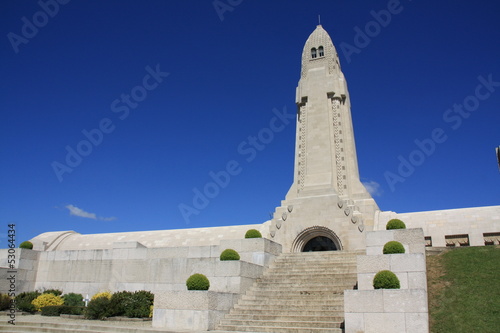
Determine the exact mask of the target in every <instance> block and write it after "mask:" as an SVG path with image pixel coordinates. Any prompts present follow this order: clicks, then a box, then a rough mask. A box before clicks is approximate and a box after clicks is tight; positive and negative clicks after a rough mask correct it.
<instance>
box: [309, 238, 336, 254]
mask: <svg viewBox="0 0 500 333" xmlns="http://www.w3.org/2000/svg"><path fill="white" fill-rule="evenodd" d="M336 250H337V246H336V245H335V243H334V242H333V241H332V240H331V239H330V238H328V237H325V236H317V237H314V238H313V239H311V240H310V241H308V242H307V243H306V245H305V246H304V249H303V250H302V252H314V251H336Z"/></svg>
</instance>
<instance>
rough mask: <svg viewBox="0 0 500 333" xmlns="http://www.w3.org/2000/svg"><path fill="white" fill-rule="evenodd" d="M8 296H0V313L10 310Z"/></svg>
mask: <svg viewBox="0 0 500 333" xmlns="http://www.w3.org/2000/svg"><path fill="white" fill-rule="evenodd" d="M10 300H11V298H10V296H9V295H7V294H0V311H3V310H7V309H9V308H10Z"/></svg>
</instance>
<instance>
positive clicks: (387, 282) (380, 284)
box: [373, 270, 400, 289]
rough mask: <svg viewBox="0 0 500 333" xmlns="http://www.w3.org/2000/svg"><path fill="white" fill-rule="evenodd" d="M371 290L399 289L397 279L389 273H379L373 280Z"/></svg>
mask: <svg viewBox="0 0 500 333" xmlns="http://www.w3.org/2000/svg"><path fill="white" fill-rule="evenodd" d="M373 288H375V289H399V288H400V285H399V279H398V277H397V276H396V274H394V273H393V272H391V271H387V270H385V271H380V272H378V273H377V274H376V275H375V277H374V278H373Z"/></svg>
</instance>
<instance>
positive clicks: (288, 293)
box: [246, 289, 345, 298]
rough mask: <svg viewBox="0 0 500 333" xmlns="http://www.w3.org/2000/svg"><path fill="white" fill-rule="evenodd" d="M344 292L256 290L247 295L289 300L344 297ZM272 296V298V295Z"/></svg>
mask: <svg viewBox="0 0 500 333" xmlns="http://www.w3.org/2000/svg"><path fill="white" fill-rule="evenodd" d="M344 290H345V289H342V290H338V291H330V290H311V291H309V290H272V291H269V290H262V289H255V290H249V291H247V293H246V295H248V296H266V297H267V298H271V297H280V298H281V297H283V298H288V297H290V296H315V297H323V296H330V297H331V296H338V295H340V296H342V295H344ZM270 294H272V296H271V295H270Z"/></svg>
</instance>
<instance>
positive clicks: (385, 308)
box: [344, 289, 429, 333]
mask: <svg viewBox="0 0 500 333" xmlns="http://www.w3.org/2000/svg"><path fill="white" fill-rule="evenodd" d="M344 311H345V332H346V333H359V332H363V333H380V332H384V333H402V332H406V333H423V332H429V315H428V307H427V291H426V290H423V289H414V290H410V289H406V290H397V289H378V290H363V291H361V290H346V291H345V293H344Z"/></svg>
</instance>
